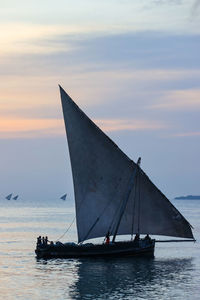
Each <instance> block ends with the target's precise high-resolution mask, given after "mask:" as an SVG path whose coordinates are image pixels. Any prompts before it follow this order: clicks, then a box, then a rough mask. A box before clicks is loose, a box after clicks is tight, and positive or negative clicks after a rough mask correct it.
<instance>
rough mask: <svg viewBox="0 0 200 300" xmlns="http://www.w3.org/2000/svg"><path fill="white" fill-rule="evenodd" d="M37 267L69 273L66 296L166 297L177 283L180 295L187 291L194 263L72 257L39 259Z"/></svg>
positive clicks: (106, 297)
mask: <svg viewBox="0 0 200 300" xmlns="http://www.w3.org/2000/svg"><path fill="white" fill-rule="evenodd" d="M38 267H39V268H41V269H43V268H45V269H47V270H48V271H49V272H52V271H53V270H54V272H56V274H57V275H58V276H61V277H63V274H64V273H65V276H67V278H69V276H70V278H71V280H70V281H67V282H65V283H64V282H63V286H62V288H64V290H63V294H65V297H67V298H66V299H133V298H134V299H135V298H144V299H158V298H160V299H169V298H170V295H171V297H173V296H174V295H176V296H177V286H178V293H179V294H180V293H183V292H184V293H185V292H186V293H187V287H188V286H189V284H190V285H191V269H192V268H193V264H192V259H170V260H168V259H161V260H157V259H139V258H138V259H131V258H124V259H79V260H73V259H72V260H51V261H38ZM181 285H182V287H181ZM60 288H61V287H60ZM188 292H189V290H188ZM67 295H68V296H67ZM179 296H180V299H181V294H180V295H179Z"/></svg>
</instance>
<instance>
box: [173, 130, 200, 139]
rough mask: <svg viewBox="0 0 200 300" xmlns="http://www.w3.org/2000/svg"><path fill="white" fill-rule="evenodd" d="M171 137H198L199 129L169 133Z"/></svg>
mask: <svg viewBox="0 0 200 300" xmlns="http://www.w3.org/2000/svg"><path fill="white" fill-rule="evenodd" d="M171 136H172V137H183V138H184V137H198V136H200V131H194V132H183V133H176V134H173V135H171Z"/></svg>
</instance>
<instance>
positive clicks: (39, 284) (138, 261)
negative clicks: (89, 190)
mask: <svg viewBox="0 0 200 300" xmlns="http://www.w3.org/2000/svg"><path fill="white" fill-rule="evenodd" d="M173 204H174V205H175V206H176V207H177V208H178V209H179V211H180V212H181V213H182V214H183V215H184V216H185V217H186V218H187V220H188V221H189V222H190V223H191V225H192V226H193V227H194V231H193V232H194V236H195V238H196V240H197V241H196V242H195V243H193V242H190V243H167V244H166V243H157V244H156V249H155V257H154V258H148V259H147V258H146V259H144V258H131V257H129V258H112V259H88V258H86V259H50V260H44V259H39V260H38V259H37V258H36V257H35V253H34V250H35V245H36V238H37V236H39V235H42V236H43V235H44V236H46V235H47V236H48V238H49V240H54V241H55V240H57V239H61V241H66V242H67V241H76V240H77V237H76V224H75V223H73V224H72V225H71V227H70V229H69V230H68V231H67V228H68V227H69V226H70V224H71V223H72V221H73V219H74V215H75V212H74V206H73V204H70V203H69V202H68V201H62V200H60V201H55V202H53V203H52V202H43V201H40V202H28V201H22V200H17V201H14V200H10V201H7V200H1V210H0V299H6V300H9V299H16V300H17V299H21V300H25V299H26V300H28V299H37V300H38V299H39V300H43V299H48V300H49V299H51V300H54V299H56V300H64V299H81V300H82V299H83V300H84V299H88V300H89V299H90V300H93V299H118V300H119V299H123V300H125V299H127V300H128V299H131V300H132V299H152V300H153V299H156V300H157V299H159V300H160V299H166V300H169V299H177V300H178V299H180V300H183V299H188V300H191V299H194V300H195V299H196V300H199V299H200V242H199V241H200V201H198V200H174V201H173ZM66 231H67V232H66Z"/></svg>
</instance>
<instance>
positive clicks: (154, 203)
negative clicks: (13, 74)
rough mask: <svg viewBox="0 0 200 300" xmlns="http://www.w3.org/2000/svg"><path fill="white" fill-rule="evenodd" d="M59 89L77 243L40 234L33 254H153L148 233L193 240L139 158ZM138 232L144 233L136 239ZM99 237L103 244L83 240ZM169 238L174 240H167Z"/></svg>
mask: <svg viewBox="0 0 200 300" xmlns="http://www.w3.org/2000/svg"><path fill="white" fill-rule="evenodd" d="M60 93H61V101H62V108H63V115H64V121H65V127H66V133H67V140H68V146H69V153H70V160H71V166H72V174H73V182H74V194H75V204H76V225H77V231H78V244H75V243H65V244H63V243H61V242H57V243H56V244H54V243H53V242H51V243H50V244H49V243H48V241H47V240H46V241H45V240H44V241H43V240H42V241H41V237H39V238H38V241H37V247H36V250H35V252H36V255H37V257H38V258H41V257H44V258H51V257H61V258H64V257H66V258H67V257H86V256H88V257H92V256H110V257H113V256H120V257H121V256H137V255H150V256H153V255H154V247H155V242H159V241H157V240H155V239H151V238H150V237H149V234H151V235H161V236H169V237H179V238H185V239H187V240H183V239H182V240H179V241H194V237H193V234H192V230H191V229H192V226H191V225H190V224H189V222H188V221H187V220H186V219H185V218H184V217H183V215H182V214H181V213H180V212H179V211H178V210H177V209H176V208H175V207H174V206H173V205H172V203H171V202H170V201H169V200H168V199H167V198H166V196H165V195H164V194H163V193H162V192H161V191H160V190H159V189H158V188H157V187H156V186H155V185H154V184H153V183H152V181H151V180H150V179H149V177H148V176H147V175H146V174H145V172H144V171H143V170H142V169H141V167H140V162H141V159H140V158H139V159H138V161H137V163H135V162H133V160H131V159H130V158H129V157H128V156H127V155H126V154H125V153H123V152H122V150H120V149H119V147H118V146H117V145H116V144H115V143H114V142H113V141H112V140H111V139H110V138H109V137H108V136H107V135H106V134H105V133H104V132H103V131H102V130H101V129H100V128H98V127H97V125H96V124H95V123H94V122H92V121H91V120H90V119H89V118H88V116H87V115H86V114H85V113H84V112H83V111H82V110H81V109H80V108H79V107H78V106H77V105H76V104H75V102H74V101H73V100H72V99H71V98H70V97H69V96H68V95H67V93H66V92H65V91H64V90H63V89H62V88H61V87H60ZM141 234H142V235H146V237H145V238H141V237H140V235H141ZM119 235H130V239H129V240H127V241H123V242H120V241H116V237H117V236H119ZM133 235H135V238H134V239H133ZM111 236H112V242H110V237H111ZM99 237H102V238H105V240H106V242H104V243H102V244H92V243H86V244H83V242H84V241H87V240H89V239H92V238H99ZM162 241H163V240H162ZM172 241H177V239H176V240H167V242H172ZM165 242H166V240H165Z"/></svg>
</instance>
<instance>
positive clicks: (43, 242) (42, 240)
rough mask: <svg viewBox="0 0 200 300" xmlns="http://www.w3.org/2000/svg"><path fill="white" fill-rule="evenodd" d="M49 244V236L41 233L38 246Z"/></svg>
mask: <svg viewBox="0 0 200 300" xmlns="http://www.w3.org/2000/svg"><path fill="white" fill-rule="evenodd" d="M47 244H48V236H45V237H44V236H43V237H41V235H40V236H38V238H37V246H42V245H43V246H46V245H47Z"/></svg>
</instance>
